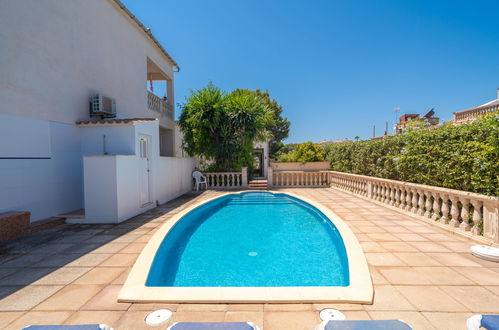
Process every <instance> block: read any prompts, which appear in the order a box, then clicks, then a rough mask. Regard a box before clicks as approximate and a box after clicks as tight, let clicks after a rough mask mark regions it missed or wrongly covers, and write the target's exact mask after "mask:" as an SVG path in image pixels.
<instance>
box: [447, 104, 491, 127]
mask: <svg viewBox="0 0 499 330" xmlns="http://www.w3.org/2000/svg"><path fill="white" fill-rule="evenodd" d="M498 110H499V104H490V105H484V106H481V107H477V108H473V109H469V110H463V111H458V112H454V123H456V124H462V123H466V122H469V121H473V120H476V119H477V118H478V117H480V116H483V115H486V114H487V113H489V112H493V111H498Z"/></svg>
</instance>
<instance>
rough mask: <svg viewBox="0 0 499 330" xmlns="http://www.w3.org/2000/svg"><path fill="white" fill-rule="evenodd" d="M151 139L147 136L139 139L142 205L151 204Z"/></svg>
mask: <svg viewBox="0 0 499 330" xmlns="http://www.w3.org/2000/svg"><path fill="white" fill-rule="evenodd" d="M150 149H151V148H150V139H149V137H147V136H141V137H140V138H139V152H140V155H139V156H140V168H139V171H140V172H139V173H140V174H139V175H140V177H139V180H140V204H141V205H146V204H149V203H150V202H151V192H150V190H151V189H150V174H151V167H150V165H151V161H150V153H151V152H150Z"/></svg>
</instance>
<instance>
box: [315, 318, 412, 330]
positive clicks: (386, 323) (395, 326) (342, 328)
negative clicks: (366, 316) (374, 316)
mask: <svg viewBox="0 0 499 330" xmlns="http://www.w3.org/2000/svg"><path fill="white" fill-rule="evenodd" d="M316 329H317V330H365V329H369V330H411V329H412V328H411V327H410V326H409V325H408V324H407V323H405V322H404V321H400V320H372V321H350V320H327V321H324V322H322V323H321V324H319V325H318V326H317V327H316Z"/></svg>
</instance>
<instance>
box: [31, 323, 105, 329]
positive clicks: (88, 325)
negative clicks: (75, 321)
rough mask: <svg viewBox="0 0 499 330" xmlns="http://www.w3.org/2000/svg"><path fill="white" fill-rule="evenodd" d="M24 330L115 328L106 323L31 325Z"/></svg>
mask: <svg viewBox="0 0 499 330" xmlns="http://www.w3.org/2000/svg"><path fill="white" fill-rule="evenodd" d="M23 330H113V328H111V327H110V326H108V325H105V324H79V325H30V326H27V327H25V328H23Z"/></svg>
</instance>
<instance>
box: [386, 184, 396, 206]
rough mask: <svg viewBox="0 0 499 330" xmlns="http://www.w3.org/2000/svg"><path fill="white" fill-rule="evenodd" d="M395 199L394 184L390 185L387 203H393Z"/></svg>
mask: <svg viewBox="0 0 499 330" xmlns="http://www.w3.org/2000/svg"><path fill="white" fill-rule="evenodd" d="M395 203H396V201H395V187H394V186H390V197H389V202H388V204H389V205H395Z"/></svg>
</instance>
